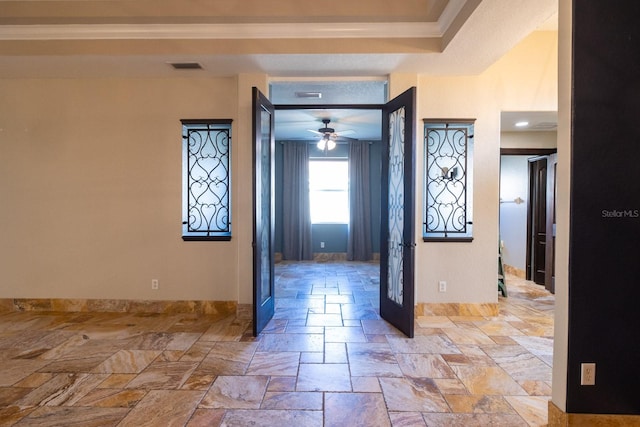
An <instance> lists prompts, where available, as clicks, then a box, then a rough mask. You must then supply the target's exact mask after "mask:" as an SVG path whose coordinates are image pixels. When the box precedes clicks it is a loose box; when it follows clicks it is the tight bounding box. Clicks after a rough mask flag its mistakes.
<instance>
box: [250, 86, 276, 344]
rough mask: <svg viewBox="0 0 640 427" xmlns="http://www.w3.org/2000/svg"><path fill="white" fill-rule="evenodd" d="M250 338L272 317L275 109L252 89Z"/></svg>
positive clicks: (257, 91)
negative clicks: (251, 315)
mask: <svg viewBox="0 0 640 427" xmlns="http://www.w3.org/2000/svg"><path fill="white" fill-rule="evenodd" d="M252 95H253V335H254V336H258V334H259V333H260V331H262V329H264V327H265V326H266V325H267V323H268V322H269V320H271V318H272V317H273V313H274V308H275V305H274V278H273V270H274V262H273V241H274V217H275V204H274V200H273V199H274V198H273V194H274V189H275V178H274V173H273V170H274V166H275V154H274V152H275V137H274V133H273V127H274V118H273V115H274V111H275V110H274V108H273V105H271V103H270V102H269V100H268V99H267V98H266V97H265V96H264V95H263V94H262V93H260V91H259V90H258V89H257V88H255V87H254V88H253V94H252Z"/></svg>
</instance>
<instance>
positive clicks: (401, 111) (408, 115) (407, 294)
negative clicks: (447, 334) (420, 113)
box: [253, 88, 416, 337]
mask: <svg viewBox="0 0 640 427" xmlns="http://www.w3.org/2000/svg"><path fill="white" fill-rule="evenodd" d="M415 96H416V91H415V88H412V89H410V90H408V91H406V92H405V93H404V94H402V95H400V96H398V97H397V98H395V99H394V100H392V101H391V102H389V103H386V104H383V105H381V106H379V108H380V109H381V111H382V118H383V119H382V121H383V124H382V133H383V138H382V140H383V141H384V144H383V146H384V147H385V150H386V151H387V153H388V152H394V156H393V157H392V156H390V155H388V154H386V155H383V156H382V162H381V163H382V164H381V171H382V177H383V178H382V179H381V194H382V197H381V209H380V213H381V218H382V224H384V226H381V227H380V233H381V245H380V246H381V269H380V272H381V273H380V312H381V316H382V317H383V318H384V319H385V320H387V321H389V322H390V323H391V324H393V325H394V326H396V327H397V328H398V329H400V330H401V331H402V332H403V333H405V334H406V335H407V336H409V337H412V336H413V323H414V322H413V310H414V302H413V300H414V298H413V295H414V289H413V276H414V269H413V263H414V246H415V244H414V243H413V239H414V236H413V235H414V233H413V227H414V224H413V222H414V221H413V215H414V209H413V194H414V191H413V185H414V179H413V177H414V174H415V170H414V162H413V159H412V156H413V153H414V151H415V149H414V147H415V136H414V134H413V131H412V130H413V128H414V123H415ZM352 107H353V106H352ZM367 107H368V108H369V109H371V108H372V106H370V105H369V106H367ZM295 108H297V109H300V108H301V106H296V107H295ZM331 108H336V106H334V105H332V106H331ZM291 109H293V107H291ZM274 114H275V108H274V107H273V105H271V103H270V102H269V101H268V100H267V99H266V97H264V95H262V94H260V93H259V91H257V90H256V89H255V88H254V210H255V212H254V244H253V247H254V335H258V334H259V333H260V331H261V329H262V328H263V327H264V326H265V325H266V323H267V322H268V320H269V319H270V318H271V317H272V316H273V312H274V310H273V307H274V300H275V294H274V286H273V281H274V280H273V267H272V266H273V244H271V245H266V246H265V245H264V244H260V242H261V241H271V242H274V238H273V236H274V227H273V223H274V218H273V214H272V213H273V212H274V206H275V203H274V197H271V195H270V194H273V192H271V193H268V194H269V195H268V196H267V198H269V199H270V202H269V206H267V204H265V203H264V201H262V202H260V203H257V201H259V200H261V199H265V197H263V196H259V195H258V193H260V192H261V191H262V190H263V189H264V188H267V187H269V188H273V184H269V182H273V175H274V174H273V172H271V173H270V174H267V175H268V176H267V175H265V174H264V173H258V172H260V170H258V169H260V168H258V169H256V168H257V165H258V164H259V163H260V162H262V163H264V164H274V161H273V159H274V157H275V136H274V134H275V129H274V124H273V122H274V120H273V117H274ZM319 130H320V129H319ZM396 130H397V132H396ZM331 133H333V129H332V131H331ZM268 146H269V147H271V148H270V149H269V150H270V151H269V154H267V155H265V153H266V151H267V150H265V148H266V147H268ZM397 153H402V155H401V156H398V155H397ZM265 156H266V157H265ZM267 157H268V158H267ZM390 159H391V160H393V161H394V162H395V163H391V164H390ZM256 160H259V161H256ZM266 169H268V168H261V171H262V172H263V171H264V170H266ZM391 201H393V203H391ZM390 209H391V210H392V211H393V213H394V214H393V215H391V214H389V212H390ZM405 216H406V220H405ZM256 218H259V219H260V221H256ZM398 219H402V220H403V221H400V222H398ZM266 234H268V236H269V237H267V238H265V237H264V236H265V235H266ZM265 248H268V249H267V250H268V251H269V252H270V254H269V255H270V256H265V252H266V251H265ZM265 263H269V264H270V265H271V267H270V268H265V266H264V264H265ZM269 272H270V273H269ZM266 276H270V277H266ZM265 284H268V285H269V286H265ZM267 288H268V289H267Z"/></svg>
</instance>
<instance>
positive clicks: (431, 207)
mask: <svg viewBox="0 0 640 427" xmlns="http://www.w3.org/2000/svg"><path fill="white" fill-rule="evenodd" d="M471 138H473V124H472V123H460V122H457V123H439V124H436V123H429V124H426V125H425V165H426V197H425V200H426V207H425V219H424V235H425V237H440V238H450V237H466V236H469V235H470V227H469V226H470V224H471V222H470V217H469V204H468V196H469V191H468V190H469V187H468V185H469V182H470V176H469V161H470V160H469V152H470V140H471Z"/></svg>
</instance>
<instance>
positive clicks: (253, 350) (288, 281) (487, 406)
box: [0, 262, 554, 427]
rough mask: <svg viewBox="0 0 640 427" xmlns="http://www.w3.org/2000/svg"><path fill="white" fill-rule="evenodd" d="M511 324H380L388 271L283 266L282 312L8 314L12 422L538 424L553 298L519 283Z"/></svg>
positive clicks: (0, 327)
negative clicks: (261, 321)
mask: <svg viewBox="0 0 640 427" xmlns="http://www.w3.org/2000/svg"><path fill="white" fill-rule="evenodd" d="M509 279H510V280H508V282H507V283H508V288H509V298H506V299H505V298H500V316H498V317H497V318H483V317H436V316H425V317H419V318H417V319H416V322H417V323H416V329H415V335H416V336H415V338H414V339H412V340H410V339H407V338H405V337H404V336H403V335H400V334H399V333H398V332H397V331H396V330H395V329H394V328H392V327H390V326H389V325H388V324H387V323H386V322H384V321H383V320H381V319H380V318H379V316H378V314H377V313H378V309H377V307H378V291H379V287H378V282H379V279H378V266H377V264H372V263H333V262H331V263H287V262H284V263H279V264H277V265H276V297H277V299H276V314H275V317H274V319H273V320H272V321H271V322H270V324H269V325H268V326H267V327H266V329H265V330H264V332H263V333H262V334H261V336H260V337H258V339H254V338H253V337H252V336H251V332H250V331H251V328H250V324H249V321H247V320H240V319H236V318H229V317H227V318H216V317H214V316H195V315H189V314H167V315H164V314H152V315H150V314H144V315H136V314H125V313H37V312H16V313H2V314H0V363H2V366H3V367H2V370H1V371H0V425H1V426H5V425H14V423H15V425H18V426H21V425H25V426H34V425H37V426H55V425H71V424H74V423H76V424H77V425H83V426H111V425H113V426H115V425H118V426H143V425H147V426H166V425H174V426H183V425H186V426H205V425H206V426H211V425H214V426H215V425H227V426H246V425H263V426H271V425H279V426H283V425H287V426H288V425H292V426H293V425H295V426H323V425H324V426H355V425H361V426H388V425H393V426H425V425H426V426H457V425H460V426H482V425H489V424H491V425H496V426H509V427H513V426H528V425H529V426H540V425H545V424H546V417H547V400H548V399H549V395H550V394H551V387H550V385H551V359H552V341H553V340H552V336H553V306H554V300H553V296H552V295H551V294H549V293H547V292H546V291H545V290H544V289H543V288H541V287H539V286H537V285H533V284H531V282H525V281H522V280H518V279H515V278H509Z"/></svg>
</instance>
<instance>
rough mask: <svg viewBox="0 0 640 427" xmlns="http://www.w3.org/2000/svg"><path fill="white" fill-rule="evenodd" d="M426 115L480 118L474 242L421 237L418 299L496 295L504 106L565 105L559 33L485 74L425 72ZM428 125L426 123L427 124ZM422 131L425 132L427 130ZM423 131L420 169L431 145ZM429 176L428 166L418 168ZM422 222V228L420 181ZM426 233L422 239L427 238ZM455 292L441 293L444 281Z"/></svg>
mask: <svg viewBox="0 0 640 427" xmlns="http://www.w3.org/2000/svg"><path fill="white" fill-rule="evenodd" d="M419 93H420V99H419V106H418V110H419V111H420V114H421V117H419V119H422V118H475V119H476V123H475V136H474V151H475V152H474V177H473V179H474V184H473V185H474V190H473V191H474V195H473V227H474V232H473V235H474V240H473V242H472V243H422V242H421V243H420V244H419V245H418V247H417V248H416V293H417V297H416V300H417V301H418V302H468V303H477V302H496V301H497V251H498V209H499V192H498V187H499V169H500V113H501V111H535V110H540V111H553V110H556V109H557V39H556V33H555V32H537V33H534V34H532V35H531V36H529V37H527V38H526V39H524V40H523V41H522V42H521V43H520V44H519V45H518V46H516V47H515V48H514V49H513V50H512V51H511V52H509V53H508V54H507V55H505V56H504V57H503V58H502V59H501V60H500V61H498V62H497V63H496V64H494V65H493V66H492V67H491V68H490V69H488V70H487V71H486V72H485V73H483V74H482V75H480V76H460V77H438V76H428V75H423V76H421V77H420V92H419ZM420 131H421V129H420ZM420 135H422V133H419V136H420ZM421 141H422V140H421V137H419V138H418V153H419V155H418V159H419V161H418V171H422V168H423V165H422V163H423V162H422V158H423V147H422V142H421ZM418 176H419V177H420V176H421V172H419V173H418ZM418 191H419V192H420V194H418V199H417V201H418V203H417V206H418V208H417V212H416V216H417V221H416V228H417V230H421V227H422V223H421V222H422V221H421V218H422V215H423V213H422V209H421V206H422V202H423V191H424V190H423V188H422V186H421V185H419V186H418ZM420 240H421V239H418V241H420ZM440 280H446V281H447V292H446V293H440V292H438V281H440Z"/></svg>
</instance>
